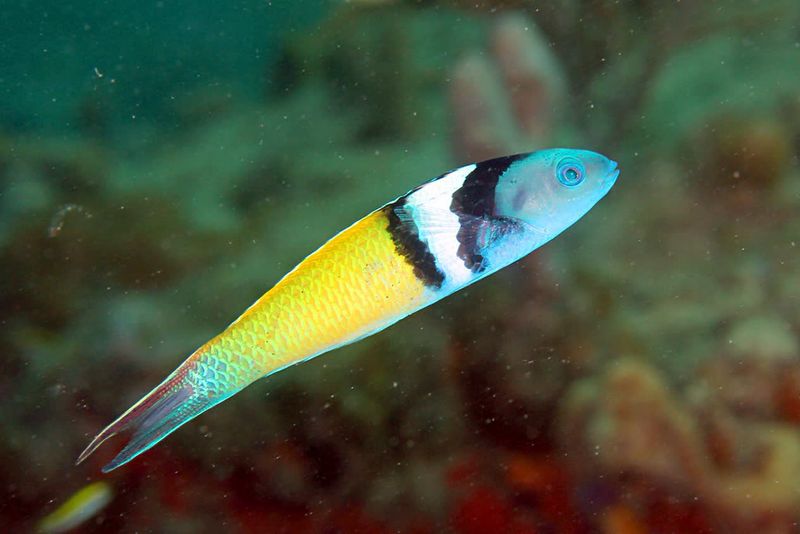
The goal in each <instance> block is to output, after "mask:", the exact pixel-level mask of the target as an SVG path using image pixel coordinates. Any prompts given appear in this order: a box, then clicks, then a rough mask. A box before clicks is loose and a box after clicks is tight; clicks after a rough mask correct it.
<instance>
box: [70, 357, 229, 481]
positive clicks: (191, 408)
mask: <svg viewBox="0 0 800 534" xmlns="http://www.w3.org/2000/svg"><path fill="white" fill-rule="evenodd" d="M187 364H188V365H191V364H190V361H187V362H184V364H183V365H181V366H180V367H178V369H176V370H175V371H174V372H173V373H172V374H171V375H170V376H168V377H167V379H166V380H164V381H163V382H162V383H161V384H159V385H158V386H157V387H156V388H155V389H153V391H151V392H150V393H148V394H147V395H145V396H144V397H143V398H142V399H141V400H140V401H139V402H137V403H136V404H134V405H133V406H131V408H129V409H128V411H126V412H125V413H124V414H122V415H121V416H120V417H119V418H118V419H117V420H116V421H114V422H113V423H111V424H110V425H108V426H107V427H106V428H105V429H103V431H102V432H100V433H99V434H98V435H97V436H96V437H95V438H94V439H93V440H92V442H91V443H89V446H88V447H86V449H85V450H84V451H83V452H82V453H81V455H80V456H79V457H78V460H77V463H78V464H79V463H81V462H83V461H84V460H85V459H86V458H87V457H88V456H89V455H90V454H92V453H93V452H94V451H95V450H96V449H97V448H98V447H99V446H100V445H102V443H103V442H104V441H106V440H107V439H109V438H110V437H112V436H114V435H116V434H118V433H120V432H123V431H131V432H132V434H133V435H132V436H131V438H130V441H128V443H127V445H125V447H124V448H123V449H122V451H120V453H119V454H117V456H116V457H115V458H114V459H113V460H112V461H111V462H110V463H109V464H108V465H106V466H105V467H103V472H104V473H107V472H109V471H111V470H112V469H116V468H117V467H119V466H121V465H123V464H125V463H127V462H129V461H131V460H132V459H134V458H136V457H137V456H139V455H140V454H142V453H143V452H145V451H146V450H148V449H149V448H150V447H152V446H154V445H155V444H156V443H158V442H159V441H161V440H162V439H164V438H165V437H167V436H168V435H169V434H171V433H172V432H173V431H175V430H176V429H177V428H178V427H180V426H181V425H182V424H184V423H186V422H187V421H190V420H191V419H194V418H195V417H197V416H198V415H200V414H201V413H203V412H204V411H206V410H208V409H209V408H211V407H213V406H214V405H216V404H218V403H220V402H222V401H223V400H225V399H226V398H228V397H229V396H230V394H227V395H215V394H213V393H212V392H209V391H208V389H206V388H202V390H201V388H198V387H196V386H195V385H193V384H192V383H191V382H190V380H189V379H188V377H187V373H186V368H187V366H188V365H187Z"/></svg>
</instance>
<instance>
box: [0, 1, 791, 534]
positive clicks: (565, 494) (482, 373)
mask: <svg viewBox="0 0 800 534" xmlns="http://www.w3.org/2000/svg"><path fill="white" fill-rule="evenodd" d="M2 11H3V16H2V17H0V35H2V37H0V347H2V358H0V394H2V399H3V402H2V403H0V525H2V526H3V530H4V531H7V532H27V531H36V530H44V531H49V532H61V531H65V530H66V529H68V528H69V527H72V526H73V525H77V529H78V530H79V531H83V532H220V531H226V532H245V533H246V532H326V533H332V532H369V533H383V532H411V533H428V532H441V531H449V532H456V533H464V534H471V533H483V532H517V533H541V534H551V533H594V532H597V533H603V534H639V533H645V532H656V533H683V532H731V533H738V532H742V533H745V532H755V531H758V532H763V533H784V532H787V533H789V532H800V348H799V345H798V343H799V342H800V339H798V336H799V335H800V167H799V166H798V156H800V4H798V3H797V2H796V1H793V0H771V1H767V0H762V1H749V0H741V1H729V0H720V1H715V2H669V3H667V2H661V1H658V0H629V1H621V2H610V1H609V2H602V1H589V0H558V1H554V2H547V3H541V2H532V1H531V2H528V1H523V0H517V1H501V0H499V1H481V0H471V1H458V0H450V1H447V0H442V1H435V0H429V1H402V0H394V1H393V0H360V1H359V0H351V1H349V2H346V1H338V2H334V1H322V0H319V1H308V2H306V1H304V2H289V1H286V2H281V1H273V2H267V1H264V0H232V1H230V2H210V1H192V2H190V1H186V0H175V1H166V0H165V1H155V0H147V1H144V2H141V1H136V2H134V1H132V0H118V1H115V2H108V3H98V2H88V1H78V0H75V1H71V2H70V1H67V2H62V1H54V0H40V1H37V2H33V1H21V2H15V3H9V5H7V6H4V7H3V10H2ZM552 146H574V147H581V148H588V149H592V150H597V151H599V152H602V153H604V154H606V155H608V156H609V157H611V158H612V159H614V160H616V161H618V162H619V164H620V168H621V169H622V173H621V176H620V179H619V181H618V182H617V185H616V187H615V188H614V189H613V190H612V191H611V193H610V194H609V196H608V197H607V198H606V199H604V200H603V201H602V202H601V203H600V204H599V205H598V206H597V207H596V208H595V209H594V210H592V211H591V212H590V213H589V214H588V215H587V216H586V217H584V218H583V219H582V220H581V221H579V222H578V223H577V224H576V225H575V226H574V227H573V228H571V229H569V230H568V231H567V232H565V234H564V235H562V236H560V237H559V238H557V239H556V240H555V241H553V242H552V243H550V244H548V245H546V246H545V247H543V248H542V249H540V250H538V251H536V252H535V253H534V254H533V255H531V256H530V257H528V258H526V259H524V260H522V261H521V262H519V263H518V264H515V265H514V266H513V267H510V268H508V269H505V270H503V271H502V272H500V273H498V274H496V275H494V276H492V277H490V278H488V279H486V280H484V281H482V282H480V283H479V284H477V285H475V286H471V287H470V288H468V289H467V290H465V291H462V292H460V293H458V294H456V295H454V296H453V297H451V298H449V299H447V300H445V301H443V302H441V303H439V304H436V305H435V306H432V307H430V308H428V309H426V310H424V311H422V312H420V313H418V314H415V315H413V316H411V317H409V318H408V319H406V320H404V321H402V322H401V323H399V324H397V325H396V326H394V327H392V328H391V329H389V330H387V331H385V332H383V333H381V334H379V335H376V336H373V337H371V338H368V339H366V340H364V341H361V342H360V343H357V344H355V345H352V346H349V347H346V348H343V349H340V350H337V351H335V352H333V353H330V354H327V355H325V356H322V357H320V358H317V359H314V360H311V361H309V362H307V363H304V364H302V365H299V366H296V367H292V368H291V369H288V370H286V371H284V372H282V373H279V374H277V375H273V376H271V377H269V378H268V379H266V380H263V381H260V382H258V383H256V384H254V385H253V386H251V387H250V388H248V389H246V390H245V391H243V392H242V393H241V394H239V395H238V396H237V397H236V398H235V399H233V400H231V401H229V402H227V403H225V404H223V405H221V406H219V407H217V408H216V409H215V410H213V411H210V412H208V413H206V414H204V415H202V416H201V417H199V418H198V419H196V420H195V421H193V422H192V423H190V424H188V425H186V426H185V427H184V428H181V429H180V430H179V431H177V432H175V433H174V434H173V435H171V436H170V437H169V438H168V439H166V440H165V441H164V442H162V443H161V444H160V445H159V446H157V447H155V448H154V449H152V450H151V451H149V452H148V453H146V454H145V455H143V456H141V457H139V458H137V459H136V460H135V461H134V462H132V463H131V464H129V465H126V466H124V467H123V468H121V469H118V470H116V471H114V472H112V473H110V474H109V475H102V474H101V473H100V468H101V467H102V466H103V465H104V464H105V463H107V462H108V461H109V460H110V459H111V458H112V457H113V455H114V453H115V452H116V450H118V448H119V447H120V446H121V445H122V441H123V440H115V441H114V445H113V446H111V445H110V446H108V447H106V448H103V449H101V450H100V451H98V453H97V454H95V456H93V457H91V458H90V459H89V460H88V461H86V462H85V463H83V464H81V465H80V466H77V467H76V466H74V462H75V459H76V457H77V456H78V454H79V453H80V451H81V450H82V449H83V447H85V446H86V444H87V443H88V442H89V440H90V439H91V437H92V436H94V435H95V434H96V433H97V432H98V431H99V430H101V429H102V428H103V426H105V425H106V424H107V423H108V422H110V421H111V420H113V419H114V418H115V417H117V416H118V415H119V414H120V413H122V412H123V411H124V410H125V409H127V408H128V407H129V406H130V405H131V404H133V403H134V402H135V401H136V400H138V399H139V398H140V397H141V395H143V394H144V393H146V392H147V391H149V390H150V388H152V387H153V386H154V385H155V384H157V383H158V382H159V381H160V380H161V379H162V378H163V377H164V376H165V375H166V374H167V373H168V372H170V371H171V370H172V369H174V368H175V366H176V365H177V364H178V363H180V362H181V361H183V359H184V358H185V357H186V356H187V355H188V354H190V353H191V352H192V351H193V350H194V349H195V348H196V347H197V346H199V345H200V344H201V343H203V342H205V341H206V340H207V339H209V338H210V337H212V336H213V335H215V334H216V333H218V332H219V331H221V330H222V329H223V328H224V327H225V326H227V325H228V324H229V323H230V321H231V320H232V319H234V318H235V317H236V316H237V315H238V314H239V313H241V311H243V310H244V309H245V308H246V307H247V306H249V305H250V304H251V303H252V302H253V301H254V300H255V299H256V298H257V297H258V296H260V295H261V294H262V293H263V292H264V291H265V290H267V289H268V288H269V287H271V286H272V285H273V284H274V283H275V282H276V281H277V280H278V279H279V278H280V277H281V276H282V275H283V274H285V273H286V272H287V271H288V270H289V269H291V268H292V267H293V266H294V265H295V264H296V263H297V262H298V261H300V260H301V259H302V258H303V257H304V256H305V255H307V254H308V253H309V252H311V251H312V250H314V249H315V248H317V247H318V246H319V245H320V244H321V243H323V242H324V241H325V240H326V239H328V238H329V237H331V236H332V235H334V234H335V233H336V232H338V231H339V230H341V229H342V228H344V227H346V226H347V225H349V224H350V223H351V222H353V221H355V220H356V219H358V218H360V217H362V216H363V215H365V214H366V213H368V212H370V211H371V210H373V209H375V208H376V207H378V206H380V205H382V204H384V203H385V202H387V201H389V200H391V199H393V198H395V197H397V196H398V195H400V194H402V193H404V192H405V191H407V190H408V189H410V188H411V187H414V186H416V185H418V184H420V183H422V182H424V181H426V180H427V179H430V178H432V177H434V176H437V175H438V174H440V173H442V172H444V171H445V170H447V169H450V168H453V167H455V166H458V165H461V164H464V163H468V162H472V161H478V160H482V159H486V158H490V157H494V156H499V155H505V154H511V153H516V152H523V151H531V150H535V149H537V148H544V147H552ZM96 481H102V484H101V485H99V486H98V485H94V484H93V485H91V486H88V485H90V484H92V483H94V482H96ZM87 486H88V487H87ZM98 488H99V489H98ZM82 489H83V490H85V491H83V492H82V493H81V492H80V491H81V490H82ZM64 506H66V508H64ZM59 507H61V508H59ZM56 510H58V511H59V512H60V513H61V515H57V516H55V517H54V516H53V515H49V514H53V512H54V511H56ZM59 512H57V513H59ZM45 517H47V520H46V521H44V522H42V520H43V519H44V518H45Z"/></svg>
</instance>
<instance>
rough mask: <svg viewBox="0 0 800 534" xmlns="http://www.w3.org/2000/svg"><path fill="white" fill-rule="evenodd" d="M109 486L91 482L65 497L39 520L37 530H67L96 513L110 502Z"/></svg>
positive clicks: (103, 483) (55, 531)
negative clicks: (62, 501) (59, 504)
mask: <svg viewBox="0 0 800 534" xmlns="http://www.w3.org/2000/svg"><path fill="white" fill-rule="evenodd" d="M112 496H113V495H112V491H111V486H110V485H108V483H106V482H92V483H91V484H89V485H88V486H85V487H83V488H82V489H80V490H78V491H77V492H75V494H73V495H72V496H71V497H70V498H69V499H67V500H66V501H65V502H64V503H63V504H62V505H61V506H59V507H58V508H56V509H55V510H54V511H53V512H52V513H50V514H49V515H47V516H46V517H45V518H44V519H42V520H41V521H40V522H39V531H40V532H46V533H53V534H54V533H57V532H67V531H68V530H72V529H73V528H75V527H77V526H78V525H80V524H81V523H83V522H85V521H86V520H88V519H91V518H92V517H94V516H95V515H97V514H98V513H99V512H100V510H102V509H103V508H105V507H106V505H108V503H110V502H111V498H112Z"/></svg>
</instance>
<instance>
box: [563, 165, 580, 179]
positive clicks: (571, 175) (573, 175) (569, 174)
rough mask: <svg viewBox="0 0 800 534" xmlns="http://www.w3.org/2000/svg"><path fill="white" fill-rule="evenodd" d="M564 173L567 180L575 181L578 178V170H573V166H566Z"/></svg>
mask: <svg viewBox="0 0 800 534" xmlns="http://www.w3.org/2000/svg"><path fill="white" fill-rule="evenodd" d="M564 175H565V177H566V178H567V181H569V182H575V181H577V180H578V171H577V170H575V168H574V167H568V168H566V169H565V170H564Z"/></svg>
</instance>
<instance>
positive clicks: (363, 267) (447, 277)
mask: <svg viewBox="0 0 800 534" xmlns="http://www.w3.org/2000/svg"><path fill="white" fill-rule="evenodd" d="M618 175H619V171H618V169H617V164H616V163H615V162H613V161H611V160H609V159H608V158H606V157H605V156H603V155H601V154H598V153H595V152H590V151H588V150H576V149H564V148H557V149H549V150H540V151H538V152H532V153H528V154H519V155H515V156H507V157H501V158H496V159H491V160H487V161H484V162H481V163H473V164H470V165H466V166H463V167H459V168H458V169H455V170H452V171H450V172H447V173H445V174H443V175H441V176H439V177H438V178H435V179H433V180H431V181H429V182H427V183H425V184H423V185H421V186H419V187H417V188H416V189H413V190H411V191H409V192H408V193H406V194H405V195H403V196H401V197H399V198H397V199H396V200H393V201H392V202H389V203H388V204H386V205H385V206H383V207H381V208H379V209H377V210H375V211H373V212H372V213H370V214H369V215H367V216H366V217H364V218H363V219H361V220H359V221H357V222H356V223H354V224H353V225H352V226H350V227H349V228H347V229H345V230H343V231H342V232H340V233H339V234H337V235H336V236H334V237H333V238H332V239H330V240H329V241H328V242H327V243H325V244H324V245H322V247H320V248H319V249H318V250H317V251H316V252H314V253H312V254H311V255H310V256H308V257H307V258H306V259H304V260H303V261H302V262H301V263H300V264H299V265H297V267H295V268H294V269H293V270H292V271H290V272H289V273H288V274H287V275H286V276H284V277H283V278H282V279H281V280H280V281H279V282H278V283H277V284H276V285H275V286H274V287H273V288H272V289H270V290H269V291H267V292H266V293H265V294H264V295H263V296H262V297H261V298H259V299H258V300H257V301H256V302H255V303H253V304H252V305H251V306H250V307H249V308H248V309H247V310H245V312H244V313H243V314H242V315H241V316H240V317H239V318H238V319H236V320H235V321H233V323H231V324H230V326H228V328H226V329H225V330H224V331H223V332H222V333H221V334H219V335H217V336H216V337H214V338H213V339H211V340H210V341H208V342H207V343H205V344H204V345H202V346H201V347H200V348H198V349H197V350H196V351H194V352H193V353H192V354H191V355H190V356H189V357H188V358H187V359H186V360H185V361H184V362H183V363H182V364H181V365H180V366H178V368H177V369H175V371H173V372H172V374H170V375H169V376H167V378H166V379H165V380H164V381H163V382H162V383H161V384H159V385H158V386H157V387H156V388H155V389H153V390H152V391H151V392H150V393H148V394H147V395H145V396H144V397H143V398H142V399H141V400H140V401H139V402H137V403H136V404H134V405H133V406H132V407H131V408H129V409H128V411H126V412H125V413H123V414H122V415H121V416H120V417H119V418H118V419H117V420H115V421H114V422H112V423H111V424H110V425H109V426H107V427H106V428H105V429H104V430H103V431H101V432H100V433H99V434H98V435H97V436H96V437H95V438H94V439H93V440H92V442H91V443H90V444H89V446H88V447H86V449H85V450H84V451H83V452H82V453H81V455H80V456H79V457H78V463H80V462H82V461H83V460H84V459H85V458H86V457H87V456H88V455H90V454H91V453H92V452H93V451H94V450H95V449H97V447H99V446H100V444H102V443H103V442H104V441H105V440H107V439H108V438H110V437H111V436H114V435H115V434H117V433H119V432H122V431H130V432H132V436H131V438H130V440H129V441H128V443H127V444H126V445H125V447H124V448H123V449H122V451H121V452H120V453H119V454H118V455H117V456H116V457H115V458H114V459H113V460H112V461H111V463H109V464H108V465H106V466H105V467H104V468H103V471H104V472H108V471H110V470H112V469H115V468H117V467H119V466H121V465H123V464H125V463H127V462H129V461H130V460H132V459H133V458H135V457H136V456H138V455H139V454H141V453H143V452H145V451H146V450H148V449H150V448H151V447H152V446H154V445H155V444H156V443H158V442H159V441H161V440H162V439H164V438H165V437H166V436H167V435H169V434H170V433H171V432H173V431H174V430H175V429H177V428H178V427H180V426H181V425H183V424H184V423H186V422H187V421H190V420H191V419H193V418H195V417H197V416H198V415H200V414H201V413H203V412H204V411H206V410H208V409H209V408H211V407H213V406H215V405H216V404H219V403H220V402H222V401H224V400H225V399H227V398H228V397H231V396H232V395H235V394H236V393H238V392H239V391H241V390H242V389H243V388H244V387H246V386H248V385H249V384H251V383H253V382H254V381H256V380H258V379H259V378H263V377H266V376H269V375H271V374H273V373H276V372H278V371H280V370H282V369H285V368H286V367H289V366H291V365H294V364H297V363H300V362H303V361H306V360H308V359H310V358H313V357H315V356H319V355H320V354H323V353H325V352H328V351H330V350H333V349H335V348H338V347H341V346H343V345H347V344H350V343H353V342H355V341H358V340H360V339H363V338H364V337H367V336H370V335H372V334H374V333H376V332H380V331H381V330H383V329H384V328H387V327H389V326H391V325H393V324H394V323H396V322H397V321H399V320H401V319H403V318H404V317H407V316H408V315H410V314H412V313H414V312H416V311H418V310H420V309H422V308H424V307H426V306H429V305H431V304H433V303H434V302H436V301H438V300H440V299H442V298H444V297H446V296H448V295H450V294H451V293H453V292H455V291H458V290H459V289H462V288H464V287H466V286H468V285H470V284H472V283H475V282H477V281H478V280H480V279H482V278H484V277H486V276H488V275H490V274H492V273H494V272H495V271H497V270H498V269H501V268H503V267H505V266H507V265H509V264H511V263H514V262H515V261H517V260H519V259H520V258H522V257H523V256H526V255H527V254H529V253H530V252H532V251H533V250H535V249H537V248H538V247H540V246H542V245H544V244H545V243H547V242H548V241H550V240H551V239H553V238H554V237H555V236H557V235H558V234H560V233H561V232H562V231H564V230H565V229H566V228H568V227H569V226H571V225H572V224H573V223H575V222H576V221H577V220H578V219H580V218H581V217H582V216H583V215H584V214H585V213H586V212H587V211H589V210H590V209H591V208H592V206H594V205H595V203H597V202H598V201H599V200H600V199H601V198H603V197H604V196H605V195H606V193H608V191H609V190H610V189H611V187H612V186H613V185H614V182H615V181H616V179H617V176H618Z"/></svg>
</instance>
